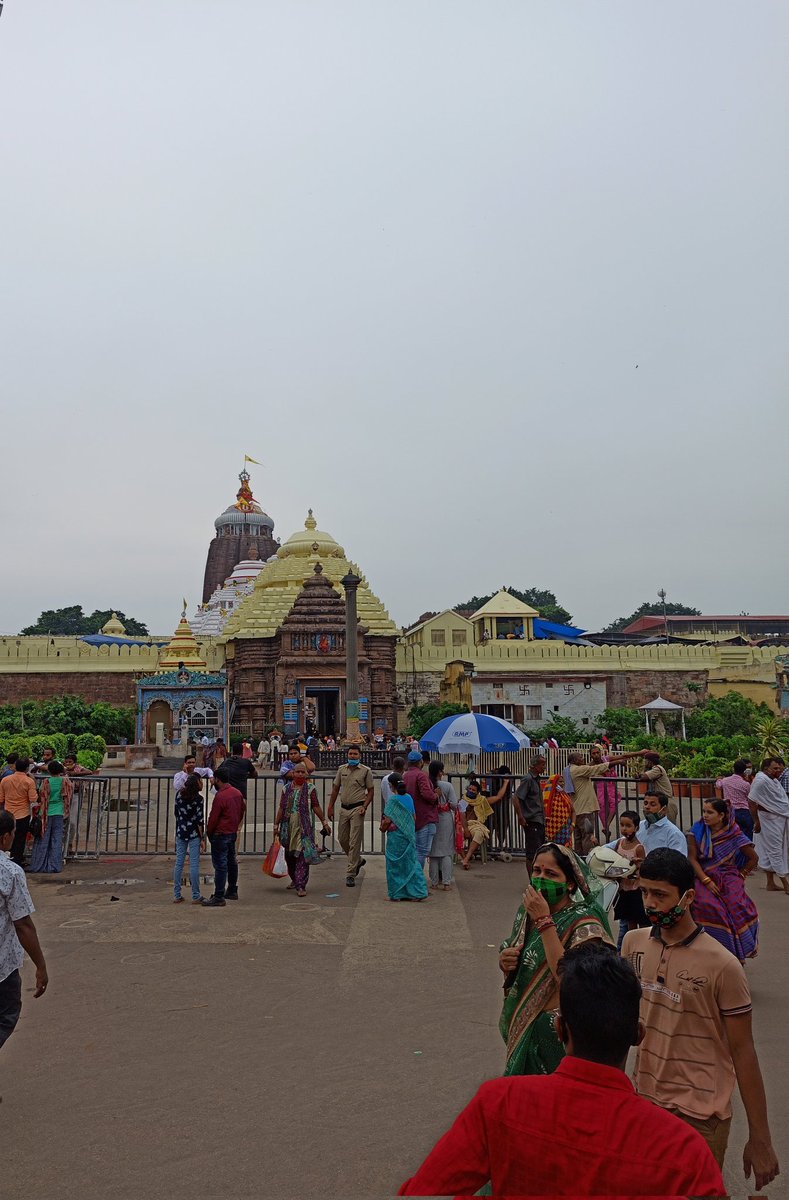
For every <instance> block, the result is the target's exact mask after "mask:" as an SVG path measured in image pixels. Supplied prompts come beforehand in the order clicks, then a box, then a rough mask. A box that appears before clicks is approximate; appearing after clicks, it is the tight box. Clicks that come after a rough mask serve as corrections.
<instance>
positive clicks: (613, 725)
mask: <svg viewBox="0 0 789 1200" xmlns="http://www.w3.org/2000/svg"><path fill="white" fill-rule="evenodd" d="M595 725H596V729H597V731H598V733H601V734H603V733H607V734H608V736H609V738H610V739H611V741H612V742H614V743H616V745H618V746H619V745H622V744H624V742H626V741H628V740H629V739H630V738H637V737H638V736H639V734H640V735H642V736H643V734H644V732H645V730H644V718H643V716H642V715H641V713H640V712H639V711H638V709H635V708H604V709H603V712H602V715H601V716H599V717H598V718H597V720H596V722H595Z"/></svg>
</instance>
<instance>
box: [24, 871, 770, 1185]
mask: <svg viewBox="0 0 789 1200" xmlns="http://www.w3.org/2000/svg"><path fill="white" fill-rule="evenodd" d="M208 861H209V860H207V859H206V865H208ZM171 869H172V858H169V859H168V858H167V857H164V856H162V857H157V858H141V859H126V860H118V859H116V860H110V861H107V860H105V861H103V862H101V863H94V864H80V865H79V866H70V867H69V868H68V869H67V872H66V873H65V875H64V876H62V877H59V879H58V880H57V881H46V882H31V889H32V891H33V895H34V900H35V903H36V905H37V908H38V917H37V921H38V925H39V929H40V932H41V935H42V941H43V943H44V945H45V947H46V951H47V956H48V960H49V966H50V973H51V980H52V982H51V985H50V989H49V991H48V992H47V994H46V996H45V997H43V998H42V999H40V1000H37V1001H33V1000H32V998H31V996H30V992H29V991H26V993H25V995H26V999H25V1009H24V1013H23V1016H22V1019H21V1022H20V1025H19V1027H18V1029H17V1032H16V1033H15V1035H14V1036H13V1037H12V1038H11V1040H10V1041H9V1042H8V1043H7V1045H6V1047H5V1048H4V1050H3V1051H2V1059H1V1060H0V1062H1V1065H2V1073H1V1074H0V1079H1V1080H2V1087H1V1088H0V1091H2V1095H3V1104H2V1109H1V1110H0V1112H1V1113H2V1119H3V1123H2V1128H3V1134H4V1136H3V1144H4V1147H5V1148H6V1149H5V1153H4V1155H3V1159H4V1162H3V1169H2V1187H1V1188H0V1190H2V1194H3V1196H4V1197H14V1198H16V1197H22V1196H27V1195H36V1196H45V1197H47V1198H48V1200H50V1198H51V1200H58V1198H59V1197H66V1196H68V1197H73V1196H75V1195H79V1196H82V1197H84V1198H85V1200H92V1198H93V1197H96V1198H98V1197H101V1198H102V1200H104V1198H105V1197H113V1198H114V1197H121V1198H125V1197H139V1196H141V1195H145V1196H147V1195H153V1196H167V1197H168V1200H193V1198H195V1197H200V1198H202V1197H212V1198H213V1197H223V1198H230V1200H233V1198H239V1200H244V1198H247V1197H264V1196H265V1197H268V1196H270V1197H274V1196H277V1197H285V1198H290V1197H293V1198H294V1200H296V1198H298V1200H305V1198H306V1200H310V1198H311V1197H318V1196H321V1197H323V1196H343V1197H344V1198H346V1200H347V1198H351V1197H356V1196H359V1197H361V1196H378V1197H380V1196H387V1195H393V1194H394V1193H395V1192H396V1190H397V1188H398V1186H399V1185H400V1183H401V1182H402V1181H403V1179H405V1178H406V1177H407V1176H408V1175H409V1174H410V1173H411V1172H412V1171H413V1169H414V1168H415V1167H416V1166H417V1165H418V1163H419V1162H420V1161H421V1158H422V1157H423V1156H424V1154H425V1153H426V1151H427V1150H428V1149H429V1148H430V1147H431V1145H432V1144H433V1142H434V1141H435V1139H436V1137H437V1136H438V1135H439V1134H440V1133H442V1132H443V1131H444V1129H445V1128H446V1127H447V1126H448V1124H449V1123H450V1122H451V1120H452V1119H453V1117H454V1116H455V1114H456V1113H457V1112H458V1110H459V1109H460V1108H461V1106H462V1105H463V1104H464V1103H465V1102H466V1101H467V1100H468V1099H469V1098H470V1096H471V1095H472V1094H473V1092H474V1090H475V1089H476V1087H477V1086H478V1085H479V1083H481V1082H482V1081H483V1080H484V1079H485V1078H489V1077H491V1076H493V1075H495V1074H497V1073H499V1072H500V1071H501V1068H502V1066H503V1046H502V1043H501V1041H500V1039H499V1035H498V1031H497V1028H496V1025H497V1019H498V1011H499V1005H500V999H501V989H500V975H499V972H498V969H497V964H496V956H497V951H496V946H497V944H498V942H499V940H500V938H501V937H502V936H503V935H504V933H505V932H507V931H508V930H509V927H510V923H511V920H512V917H513V914H514V910H515V908H516V907H517V902H518V897H519V890H520V887H521V885H522V880H523V868H522V866H521V865H519V864H518V863H512V864H499V863H489V864H487V865H485V866H478V867H477V868H476V869H475V870H473V871H472V872H469V873H468V874H463V875H462V877H461V878H460V880H459V887H458V890H457V891H456V892H454V893H449V894H443V893H441V894H437V895H435V896H433V897H431V899H430V900H429V901H428V902H427V903H424V904H420V905H393V904H388V903H386V901H385V887H384V865H383V860H382V859H380V858H378V859H374V860H372V861H371V862H370V864H369V866H368V867H367V868H366V871H365V872H364V874H363V879H362V882H361V886H359V887H357V888H356V889H354V890H351V889H346V888H345V886H344V875H343V869H342V861H341V860H340V859H333V860H332V861H331V862H329V863H325V864H323V865H321V866H320V867H318V868H315V869H314V870H313V877H312V886H311V888H310V893H309V896H308V898H307V899H306V900H302V901H299V900H297V899H296V898H295V897H293V894H292V893H291V892H287V891H286V890H285V883H284V881H273V880H270V879H268V878H266V877H265V876H264V875H262V873H261V871H260V863H259V860H257V859H255V860H248V861H244V862H243V863H242V874H241V896H242V899H241V901H240V902H239V904H238V905H237V906H231V905H228V906H227V907H226V908H225V909H218V910H206V909H199V908H194V907H192V906H191V905H189V904H184V905H180V906H177V907H174V906H173V905H172V904H171V903H170V896H171V894H170V892H169V890H168V883H167V876H168V872H169V871H171ZM69 879H76V880H78V881H79V882H78V883H77V884H71V883H69V882H67V880H69ZM124 879H126V880H134V881H138V882H133V883H131V884H129V883H121V882H117V883H101V882H99V881H106V880H124ZM759 882H760V883H761V880H760V881H759ZM204 890H205V891H206V892H208V887H207V886H206V887H205V889H204ZM112 896H117V897H118V898H119V899H118V900H117V901H113V900H111V897H112ZM759 900H760V901H761V904H762V907H763V951H762V955H761V956H760V958H759V959H758V960H757V961H756V962H755V963H753V964H751V965H750V966H749V968H748V971H749V975H750V977H751V981H752V986H753V991H754V996H755V1004H756V1032H757V1041H758V1046H759V1050H760V1054H761V1060H762V1064H763V1067H764V1070H765V1074H766V1077H767V1082H768V1092H769V1099H770V1106H771V1118H772V1126H773V1134H774V1138H775V1140H776V1144H777V1145H779V1146H780V1147H782V1149H783V1158H784V1159H785V1160H786V1166H785V1171H786V1174H785V1176H784V1177H783V1180H784V1181H779V1182H778V1183H777V1184H773V1185H772V1186H771V1187H770V1188H769V1189H768V1194H769V1195H770V1196H771V1197H789V1188H787V1184H786V1182H785V1181H789V1137H787V1117H788V1116H789V1101H787V1098H786V1094H785V1088H784V1087H783V1086H782V1084H783V1083H784V1079H785V1071H786V1062H787V1049H788V1048H789V1029H787V1024H786V1021H785V996H786V991H787V982H789V968H788V967H787V960H786V953H785V948H786V944H787V940H786V928H787V922H789V898H787V897H785V896H783V895H772V894H771V895H767V894H766V893H764V892H762V891H760V892H759ZM25 970H26V975H25V985H26V988H28V989H29V987H30V985H31V983H32V972H31V971H30V970H29V968H28V967H26V969H25ZM743 1142H744V1130H743V1125H742V1117H741V1114H739V1113H738V1116H737V1123H736V1126H735V1130H734V1133H733V1136H732V1146H731V1150H730V1168H731V1170H730V1171H729V1185H730V1189H731V1192H732V1194H733V1195H737V1196H744V1195H746V1194H747V1190H748V1189H747V1188H746V1185H745V1183H744V1180H743V1179H742V1175H741V1173H739V1174H738V1171H737V1169H736V1168H737V1160H738V1158H739V1155H740V1153H741V1148H742V1145H743Z"/></svg>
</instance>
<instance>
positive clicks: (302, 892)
mask: <svg viewBox="0 0 789 1200" xmlns="http://www.w3.org/2000/svg"><path fill="white" fill-rule="evenodd" d="M296 895H297V896H306V895H307V893H306V892H305V891H304V888H297V889H296Z"/></svg>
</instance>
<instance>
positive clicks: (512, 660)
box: [0, 471, 789, 746]
mask: <svg viewBox="0 0 789 1200" xmlns="http://www.w3.org/2000/svg"><path fill="white" fill-rule="evenodd" d="M239 480H240V485H241V486H240V487H239V490H238V494H237V496H236V502H235V504H232V505H231V506H230V507H229V508H227V509H226V510H225V512H223V513H222V514H221V516H219V517H217V519H216V521H215V522H214V524H215V527H216V536H215V537H214V538H213V540H212V541H211V544H210V546H209V548H208V557H207V561H206V566H205V586H204V591H203V600H202V603H201V604H200V605H199V607H198V608H197V610H196V611H195V612H194V614H193V616H192V619H191V621H190V620H187V617H186V606H184V612H183V614H182V617H181V620H180V622H179V623H178V626H177V628H176V630H175V632H174V633H173V634H172V635H169V636H168V635H164V636H159V635H154V636H142V637H132V636H130V635H129V634H127V632H126V630H125V629H124V626H123V623H122V622H121V621H120V620H119V619H118V616H117V614H116V613H113V614H112V615H111V617H110V619H109V620H108V621H106V622H105V623H104V625H103V627H102V628H101V629H100V630H96V632H95V633H89V634H82V635H80V636H74V637H66V636H57V635H56V636H50V635H48V634H47V635H44V634H37V635H32V636H22V635H18V636H12V635H7V636H5V637H2V636H0V697H1V698H2V700H3V702H4V703H7V704H8V703H13V704H21V703H22V702H23V701H25V700H27V699H36V700H41V699H46V698H48V697H51V696H62V695H74V696H81V697H83V698H84V699H85V700H86V701H88V702H91V703H92V702H95V701H97V700H102V701H106V702H108V703H111V704H120V705H135V706H136V709H137V731H136V732H137V739H138V741H140V742H142V743H147V744H152V743H158V744H159V745H162V744H163V743H170V744H171V745H172V746H175V745H176V744H181V743H183V741H184V739H186V738H189V739H193V738H194V737H196V736H202V735H203V734H204V733H208V734H209V735H211V736H223V737H227V736H230V735H231V734H234V733H235V734H241V733H243V734H244V735H245V736H252V737H255V736H259V735H260V733H261V732H262V731H263V730H265V729H267V728H271V726H273V725H278V726H279V727H280V728H281V729H283V730H285V731H286V732H287V733H288V734H292V733H294V732H296V731H297V730H298V731H299V732H302V733H305V732H312V731H314V730H317V731H318V732H320V733H321V734H324V735H328V734H334V735H335V736H336V735H338V734H344V733H345V718H346V699H347V697H346V669H347V659H346V644H345V639H346V601H345V589H344V586H343V579H344V578H345V577H346V576H348V575H358V576H359V577H360V579H361V582H360V584H359V587H358V591H357V593H356V601H357V621H358V625H357V647H358V660H359V678H358V692H359V714H360V732H362V733H364V734H375V733H376V732H378V731H379V730H385V731H394V730H396V729H404V728H406V727H407V724H408V720H409V716H408V714H409V712H410V709H411V708H412V706H414V705H423V704H438V703H441V702H442V701H449V702H452V703H458V704H463V705H467V706H468V707H470V708H473V709H475V710H477V711H481V712H487V713H491V714H492V715H495V716H502V717H506V718H507V719H509V720H513V721H515V722H517V723H518V724H521V725H523V726H524V727H525V728H526V729H527V730H528V729H534V728H538V727H540V726H542V725H543V724H544V723H545V722H546V721H547V720H548V719H550V718H551V717H552V716H553V715H556V714H558V715H562V716H567V717H570V718H571V719H572V720H573V721H575V722H576V723H577V724H578V725H581V726H589V729H590V732H591V731H592V730H593V729H594V728H595V722H596V719H597V717H598V716H599V715H600V714H602V713H603V712H604V711H605V709H606V708H609V707H614V708H616V707H621V706H627V707H629V708H639V707H641V706H643V705H644V704H645V703H648V702H651V701H652V700H654V698H655V697H656V696H657V695H658V694H660V695H661V696H662V697H664V698H665V699H668V700H670V701H671V702H672V703H674V704H677V705H680V706H682V707H683V708H691V707H693V706H694V705H696V704H700V703H702V702H703V701H704V700H705V699H706V698H707V697H708V696H724V695H726V694H727V693H728V692H730V691H737V692H739V693H740V694H741V695H744V696H748V697H749V698H750V699H752V700H754V701H756V702H757V703H761V702H766V703H768V704H769V705H770V707H771V708H772V709H775V708H777V709H778V710H779V711H780V712H781V713H789V653H787V649H788V648H787V645H786V644H785V642H786V641H789V632H787V631H789V617H747V618H745V617H743V618H742V619H740V618H737V619H735V618H730V617H713V618H708V617H693V618H674V617H670V618H669V619H668V622H665V623H663V622H662V618H661V625H660V627H659V630H658V632H659V636H655V632H654V627H653V621H652V618H648V619H647V618H645V620H644V622H641V623H636V625H634V626H631V627H630V629H629V630H628V631H626V633H627V635H628V638H629V639H630V640H628V641H627V642H623V640H622V635H617V636H616V637H615V638H614V643H615V644H608V643H607V642H605V641H604V640H603V635H602V634H601V635H593V634H587V633H585V631H584V630H583V629H581V628H578V627H576V626H569V625H559V624H556V623H555V622H550V621H547V620H544V619H543V618H542V617H541V616H540V615H539V613H538V612H537V610H536V609H535V608H532V607H531V606H530V605H528V604H526V603H524V602H523V601H522V600H520V599H519V598H518V597H517V596H515V595H513V593H512V592H510V591H508V589H506V588H502V589H501V590H500V591H499V592H497V593H496V594H495V595H494V596H492V597H491V598H490V599H489V600H488V601H487V602H486V603H484V604H483V605H482V606H481V607H479V608H478V609H476V611H471V610H456V609H444V610H443V611H442V612H437V613H429V612H428V613H425V614H424V616H423V617H422V618H421V619H420V620H419V621H418V622H416V623H415V624H414V625H411V626H409V627H408V628H406V629H403V630H401V629H399V628H398V627H397V626H396V625H395V623H394V622H393V621H392V619H391V617H390V616H389V613H388V612H387V610H386V608H385V607H384V605H383V603H382V602H381V600H379V598H378V597H377V596H376V595H375V594H374V592H373V591H372V589H371V588H370V585H369V583H368V582H367V580H366V579H365V577H364V573H363V572H362V571H361V570H360V569H359V568H358V567H357V566H356V565H355V564H354V563H353V562H352V561H351V560H350V559H349V558H348V557H347V556H346V553H345V550H344V549H343V547H342V546H341V545H340V544H339V543H338V542H337V541H336V540H335V539H334V538H333V537H332V535H331V534H329V533H326V532H325V531H324V530H320V529H319V528H318V523H317V521H316V519H315V517H314V515H313V513H312V510H309V512H308V514H307V519H306V521H305V522H304V528H303V529H301V530H299V531H298V532H297V533H294V534H293V536H292V537H290V538H289V539H288V540H287V541H286V542H285V543H284V544H282V545H281V544H280V543H279V541H278V540H277V539H275V538H274V533H273V530H274V522H273V521H272V519H271V517H269V516H267V514H266V513H265V512H263V510H262V508H261V507H260V505H259V504H258V503H257V501H256V500H255V497H254V496H253V494H252V489H251V485H250V477H249V475H248V474H247V472H246V471H242V472H241V475H240V476H239ZM198 569H199V565H198ZM669 622H674V624H669ZM680 623H681V625H680ZM642 637H646V639H647V640H646V641H643V640H641V638H642ZM746 642H747V644H744V643H746ZM782 642H783V643H784V644H782ZM350 700H351V702H352V703H353V702H354V698H353V697H351V698H350Z"/></svg>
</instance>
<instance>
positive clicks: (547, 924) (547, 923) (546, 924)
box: [534, 917, 556, 933]
mask: <svg viewBox="0 0 789 1200" xmlns="http://www.w3.org/2000/svg"><path fill="white" fill-rule="evenodd" d="M534 926H535V928H536V930H537V932H538V933H545V930H546V929H550V928H551V927H553V928H554V929H555V928H556V922H555V921H554V919H553V917H540V919H539V921H535V922H534Z"/></svg>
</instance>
